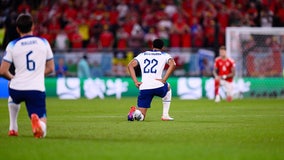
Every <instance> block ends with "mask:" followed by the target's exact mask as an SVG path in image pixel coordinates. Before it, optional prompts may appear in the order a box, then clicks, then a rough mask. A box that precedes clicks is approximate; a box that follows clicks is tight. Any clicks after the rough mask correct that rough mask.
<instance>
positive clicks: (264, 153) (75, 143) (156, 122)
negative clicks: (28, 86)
mask: <svg viewBox="0 0 284 160" xmlns="http://www.w3.org/2000/svg"><path fill="white" fill-rule="evenodd" d="M134 104H136V98H122V99H121V100H116V99H114V98H106V99H104V100H101V99H94V100H87V99H83V98H82V99H79V100H59V99H56V98H48V99H47V111H48V133H47V137H46V138H45V139H35V138H33V136H32V133H31V125H30V121H29V120H28V117H27V112H26V108H25V105H24V103H22V104H21V105H22V107H21V110H20V113H19V119H18V124H19V136H18V137H9V136H8V135H7V133H8V127H9V117H8V109H7V100H6V99H0V157H1V159H7V160H10V159H21V160H23V159H38V160H45V159H46V160H55V159H60V160H73V159H74V160H84V159H86V160H89V159H96V160H101V159H103V160H108V159H109V160H117V159H119V160H120V159H121V160H128V159H129V160H130V159H135V160H138V159H139V160H147V159H153V160H168V159H169V160H170V159H173V160H202V159H204V160H211V159H212V160H222V159H224V160H238V159H242V160H254V159H255V160H278V159H279V160H280V159H281V160H283V159H284V99H243V100H235V101H233V102H231V103H229V102H226V101H221V103H215V102H214V101H212V100H207V99H201V100H180V99H178V98H173V100H172V105H171V110H170V114H171V116H173V117H174V118H175V121H171V122H164V121H161V120H160V118H161V112H162V105H161V99H160V98H154V100H153V104H152V108H150V109H149V110H148V115H147V117H146V120H145V121H144V122H138V121H134V122H129V121H127V113H128V110H129V108H130V106H131V105H134Z"/></svg>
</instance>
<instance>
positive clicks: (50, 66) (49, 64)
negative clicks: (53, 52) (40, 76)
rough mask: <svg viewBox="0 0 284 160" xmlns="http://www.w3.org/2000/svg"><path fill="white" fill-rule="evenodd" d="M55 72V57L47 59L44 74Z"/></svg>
mask: <svg viewBox="0 0 284 160" xmlns="http://www.w3.org/2000/svg"><path fill="white" fill-rule="evenodd" d="M53 72H54V59H50V60H47V61H46V64H45V71H44V75H45V76H48V75H50V74H51V73H53Z"/></svg>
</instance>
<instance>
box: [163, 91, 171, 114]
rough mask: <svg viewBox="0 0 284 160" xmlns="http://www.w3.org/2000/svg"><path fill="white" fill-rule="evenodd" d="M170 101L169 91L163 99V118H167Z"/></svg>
mask: <svg viewBox="0 0 284 160" xmlns="http://www.w3.org/2000/svg"><path fill="white" fill-rule="evenodd" d="M171 100H172V90H169V91H168V92H167V94H166V96H165V97H163V116H169V110H170V106H171Z"/></svg>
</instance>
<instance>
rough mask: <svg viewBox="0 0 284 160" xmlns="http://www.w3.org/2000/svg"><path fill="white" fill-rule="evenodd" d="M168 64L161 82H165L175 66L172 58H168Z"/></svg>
mask: <svg viewBox="0 0 284 160" xmlns="http://www.w3.org/2000/svg"><path fill="white" fill-rule="evenodd" d="M168 65H169V68H168V69H167V71H166V73H165V75H164V77H163V78H162V80H161V81H162V82H163V83H166V81H167V80H168V78H169V77H170V75H171V74H172V73H173V72H174V70H175V68H176V62H175V60H174V59H173V58H171V59H169V61H168Z"/></svg>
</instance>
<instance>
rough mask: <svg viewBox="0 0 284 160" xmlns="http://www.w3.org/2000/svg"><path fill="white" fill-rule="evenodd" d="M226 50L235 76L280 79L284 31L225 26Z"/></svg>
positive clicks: (283, 51)
mask: <svg viewBox="0 0 284 160" xmlns="http://www.w3.org/2000/svg"><path fill="white" fill-rule="evenodd" d="M226 48H227V53H228V55H229V56H230V57H231V58H233V59H234V60H235V62H236V77H283V62H284V58H283V57H284V56H283V53H284V28H278V27H277V28H275V27H274V28H267V27H227V28H226Z"/></svg>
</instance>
